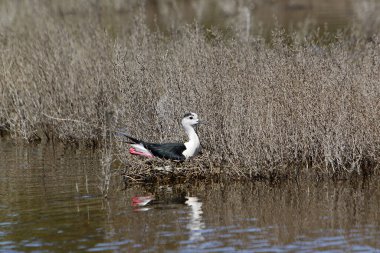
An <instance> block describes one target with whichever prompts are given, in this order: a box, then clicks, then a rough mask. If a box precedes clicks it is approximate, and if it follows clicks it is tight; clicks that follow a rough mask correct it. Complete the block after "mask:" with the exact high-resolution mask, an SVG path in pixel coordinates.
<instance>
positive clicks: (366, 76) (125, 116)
mask: <svg viewBox="0 0 380 253" xmlns="http://www.w3.org/2000/svg"><path fill="white" fill-rule="evenodd" d="M46 6H48V4H46ZM46 6H45V7H46ZM46 9H47V10H46ZM91 17H92V16H91V15H89V17H88V19H87V21H86V22H81V23H80V22H71V21H67V20H66V19H63V18H59V17H56V16H54V15H51V14H49V9H48V7H46V8H45V9H44V8H39V9H37V8H35V9H34V10H33V11H31V13H29V14H28V13H26V14H25V17H24V18H25V20H26V22H24V23H23V24H17V25H14V26H8V27H5V26H2V27H1V30H0V57H1V59H2V61H1V64H2V66H1V68H0V96H1V98H0V126H1V128H7V129H8V130H9V132H10V134H11V135H13V136H14V137H22V138H24V139H27V140H33V139H43V140H49V139H52V138H55V139H59V140H61V141H64V142H69V143H83V142H84V143H87V144H90V145H98V144H99V143H100V144H102V143H109V141H108V139H107V138H109V135H108V133H107V130H110V129H111V130H112V129H118V128H125V129H127V131H128V133H130V134H131V135H133V136H136V137H139V138H143V139H146V140H150V141H157V142H161V141H164V140H165V141H176V140H181V139H182V138H183V137H185V136H184V135H183V132H182V129H181V127H180V124H179V118H180V117H181V116H182V115H183V114H184V113H185V112H188V111H193V112H197V113H198V114H199V115H200V117H201V118H202V119H204V120H206V121H208V122H209V124H208V125H204V126H201V127H200V129H199V135H200V138H201V142H202V145H203V147H204V150H205V152H204V154H203V155H202V156H201V157H200V158H198V159H196V160H194V161H189V162H186V163H184V164H183V165H180V166H182V167H184V166H185V167H186V166H191V167H196V168H198V169H197V170H196V171H194V173H195V174H196V175H197V176H199V175H205V174H207V173H211V174H213V175H218V174H220V173H221V172H223V173H224V174H227V175H230V176H252V177H253V176H260V175H268V174H271V173H273V172H275V171H282V172H285V174H286V173H291V171H292V172H293V171H294V169H295V168H305V167H306V168H307V169H308V170H309V171H316V170H318V171H320V172H322V173H327V174H334V173H341V172H353V171H357V172H361V170H362V169H363V168H371V169H377V167H378V165H379V157H380V156H379V155H380V129H379V125H380V100H379V97H380V71H379V69H380V39H379V37H378V36H376V35H371V36H369V35H368V31H367V30H366V31H364V32H363V33H361V32H360V31H358V30H355V31H352V30H351V31H350V32H346V33H342V34H340V35H339V34H338V35H336V36H335V38H334V39H333V42H331V37H329V36H327V39H326V40H324V39H323V38H321V37H318V38H316V37H313V36H310V37H306V38H302V39H300V37H299V36H297V35H294V36H286V35H284V34H283V33H281V31H274V32H273V37H272V42H271V44H268V43H265V41H264V40H263V39H260V38H258V37H248V38H247V37H246V36H247V35H246V33H245V36H243V37H244V39H240V38H242V36H236V37H234V38H231V39H224V38H223V36H222V35H219V34H218V33H217V32H210V31H207V32H205V31H203V30H202V29H200V28H199V27H194V26H191V27H190V26H187V27H177V28H176V29H175V30H173V32H172V34H171V35H170V36H162V35H160V34H159V33H154V32H151V31H150V30H149V29H147V27H146V26H145V25H144V23H143V22H142V21H143V19H142V17H137V18H135V19H134V20H133V21H131V24H132V25H131V26H128V27H126V28H125V33H124V34H123V36H118V37H117V36H116V37H115V36H114V35H110V34H109V32H105V31H104V29H103V28H102V26H101V25H100V24H99V22H98V21H97V19H96V18H91ZM243 32H244V31H243ZM330 36H332V35H330ZM235 38H236V39H235ZM318 40H320V41H318ZM327 41H329V42H330V43H325V42H327ZM105 146H107V150H105V151H104V154H105V155H104V157H105V159H104V160H105V162H107V163H110V162H111V161H112V159H111V158H110V153H109V151H110V150H111V151H112V154H114V155H116V156H117V157H118V158H119V159H120V160H121V161H122V162H123V163H126V164H129V165H131V166H129V168H130V170H129V171H128V172H127V174H128V175H131V174H136V173H137V174H138V173H139V171H140V172H141V171H142V170H144V168H145V169H146V168H147V166H146V165H147V164H145V163H144V162H141V159H136V158H130V156H129V155H125V152H126V145H123V144H122V143H120V142H116V143H114V144H113V146H112V148H110V146H109V144H107V145H105ZM148 163H149V164H148V165H149V166H151V161H148ZM153 163H159V164H160V163H161V162H160V161H154V162H153ZM164 163H165V164H166V162H164ZM149 166H148V167H149ZM160 166H161V165H160ZM105 168H107V167H105ZM105 173H106V174H107V173H108V172H107V171H105ZM202 173H203V174H202ZM104 187H105V188H104V189H106V187H107V186H104Z"/></svg>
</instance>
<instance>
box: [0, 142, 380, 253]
mask: <svg viewBox="0 0 380 253" xmlns="http://www.w3.org/2000/svg"><path fill="white" fill-rule="evenodd" d="M0 156H1V163H0V252H318V251H325V252H327V251H328V252H380V211H379V210H380V187H379V186H380V185H379V184H380V183H379V180H378V179H375V178H374V179H370V180H366V181H351V182H324V183H317V182H299V183H298V184H297V183H295V182H291V183H282V184H277V185H270V184H267V183H260V182H256V183H228V184H213V183H209V184H203V183H200V182H198V183H197V182H194V183H193V184H191V185H178V186H171V187H168V186H162V187H150V188H149V187H142V186H134V187H131V188H129V189H127V190H125V191H123V190H121V189H112V190H111V192H110V197H109V199H108V200H105V199H103V198H102V197H101V196H100V194H99V193H100V191H99V189H98V183H99V178H98V175H99V171H100V168H99V166H100V165H99V156H98V155H97V154H94V153H92V152H91V151H78V150H73V149H66V150H65V149H63V148H62V147H55V149H53V148H52V147H51V146H46V145H39V146H23V145H21V144H17V145H16V144H14V143H11V142H7V141H4V140H1V139H0ZM115 178H116V180H115V181H114V183H115V185H119V184H118V183H117V182H118V180H119V177H117V176H116V177H115ZM116 188H117V187H116ZM136 196H138V197H141V196H145V197H148V198H154V200H152V201H151V204H150V205H149V204H148V205H146V206H138V205H137V203H136V201H137V200H140V199H139V198H138V197H136ZM132 200H134V201H135V203H133V202H132Z"/></svg>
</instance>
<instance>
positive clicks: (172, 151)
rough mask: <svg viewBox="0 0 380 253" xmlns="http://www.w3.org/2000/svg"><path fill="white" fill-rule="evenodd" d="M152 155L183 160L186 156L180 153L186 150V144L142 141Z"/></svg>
mask: <svg viewBox="0 0 380 253" xmlns="http://www.w3.org/2000/svg"><path fill="white" fill-rule="evenodd" d="M143 145H144V147H145V148H147V149H148V150H149V151H150V152H152V154H153V155H154V156H157V157H160V158H164V159H171V160H176V161H184V160H185V159H186V157H185V156H184V155H183V154H182V153H183V151H185V150H186V146H185V145H184V144H183V143H162V144H157V143H146V142H144V143H143Z"/></svg>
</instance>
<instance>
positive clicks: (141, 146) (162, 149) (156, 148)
mask: <svg viewBox="0 0 380 253" xmlns="http://www.w3.org/2000/svg"><path fill="white" fill-rule="evenodd" d="M181 123H182V126H183V128H184V129H185V131H186V133H187V135H188V137H189V141H187V142H185V143H150V142H145V141H142V140H138V139H136V138H134V137H131V136H129V135H127V134H125V133H121V134H122V135H123V136H125V137H127V138H128V139H130V140H131V141H132V142H131V144H132V145H131V146H132V148H130V149H129V153H131V154H133V155H141V156H146V157H160V158H164V159H170V160H175V161H184V160H186V159H188V158H190V157H193V156H195V155H196V154H197V153H198V152H199V151H200V142H199V138H198V135H197V133H196V132H195V130H194V126H195V125H197V124H199V123H200V121H199V119H198V115H197V114H196V113H192V112H191V113H186V114H185V115H184V116H183V118H182V121H181Z"/></svg>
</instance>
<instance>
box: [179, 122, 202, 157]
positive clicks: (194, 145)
mask: <svg viewBox="0 0 380 253" xmlns="http://www.w3.org/2000/svg"><path fill="white" fill-rule="evenodd" d="M183 128H184V129H185V132H186V133H187V136H188V137H189V141H188V142H185V146H186V150H185V151H184V152H183V155H184V156H185V157H186V158H189V157H191V156H194V155H195V154H196V153H197V151H198V149H199V146H200V142H199V138H198V135H197V133H196V132H195V130H194V128H193V127H192V126H188V125H185V126H183Z"/></svg>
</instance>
